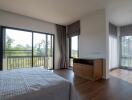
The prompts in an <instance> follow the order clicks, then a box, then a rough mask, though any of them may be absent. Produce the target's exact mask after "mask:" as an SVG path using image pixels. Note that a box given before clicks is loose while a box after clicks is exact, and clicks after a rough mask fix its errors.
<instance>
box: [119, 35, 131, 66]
mask: <svg viewBox="0 0 132 100" xmlns="http://www.w3.org/2000/svg"><path fill="white" fill-rule="evenodd" d="M121 52H122V53H121V65H122V66H124V67H132V36H123V37H122V38H121Z"/></svg>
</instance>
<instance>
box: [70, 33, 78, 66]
mask: <svg viewBox="0 0 132 100" xmlns="http://www.w3.org/2000/svg"><path fill="white" fill-rule="evenodd" d="M76 36H77V37H78V50H77V51H78V52H77V56H78V57H79V35H76ZM72 37H74V36H72ZM72 37H69V66H70V67H72V66H71V65H70V64H71V59H73V58H74V57H72V54H71V51H72V45H71V43H72Z"/></svg>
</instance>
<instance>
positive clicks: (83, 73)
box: [73, 58, 103, 81]
mask: <svg viewBox="0 0 132 100" xmlns="http://www.w3.org/2000/svg"><path fill="white" fill-rule="evenodd" d="M73 71H74V74H75V75H76V76H79V77H82V78H85V79H88V80H92V81H96V80H99V79H101V78H102V75H103V59H81V58H75V59H73Z"/></svg>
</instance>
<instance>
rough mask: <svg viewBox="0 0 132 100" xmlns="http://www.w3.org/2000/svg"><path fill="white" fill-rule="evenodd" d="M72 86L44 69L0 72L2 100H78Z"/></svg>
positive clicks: (0, 95) (0, 99)
mask: <svg viewBox="0 0 132 100" xmlns="http://www.w3.org/2000/svg"><path fill="white" fill-rule="evenodd" d="M73 92H74V90H73V88H72V84H71V83H70V82H69V81H67V80H65V79H63V78H62V77H60V76H58V75H56V74H55V73H53V72H51V71H48V70H45V69H43V68H25V69H15V70H10V71H0V100H77V98H76V96H75V93H73Z"/></svg>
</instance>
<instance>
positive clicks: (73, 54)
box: [69, 36, 79, 66]
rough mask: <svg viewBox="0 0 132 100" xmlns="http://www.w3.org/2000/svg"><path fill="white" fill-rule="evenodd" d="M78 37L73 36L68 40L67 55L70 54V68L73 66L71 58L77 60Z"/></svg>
mask: <svg viewBox="0 0 132 100" xmlns="http://www.w3.org/2000/svg"><path fill="white" fill-rule="evenodd" d="M78 38H79V37H78V36H73V37H71V38H70V41H69V42H70V44H69V46H70V47H69V49H70V51H69V54H70V66H73V58H77V57H78V54H79V50H78Z"/></svg>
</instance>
